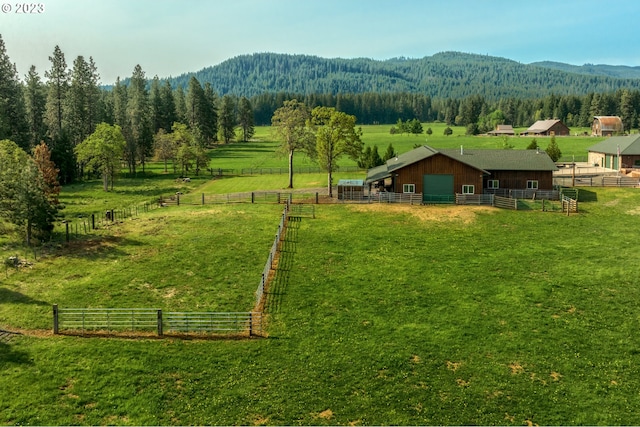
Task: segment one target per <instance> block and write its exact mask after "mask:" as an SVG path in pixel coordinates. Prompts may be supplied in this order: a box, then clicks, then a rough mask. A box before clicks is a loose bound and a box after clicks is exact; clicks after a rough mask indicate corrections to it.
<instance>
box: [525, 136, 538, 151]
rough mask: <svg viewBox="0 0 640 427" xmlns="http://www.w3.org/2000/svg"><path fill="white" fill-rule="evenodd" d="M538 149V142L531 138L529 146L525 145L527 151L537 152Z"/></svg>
mask: <svg viewBox="0 0 640 427" xmlns="http://www.w3.org/2000/svg"><path fill="white" fill-rule="evenodd" d="M538 148H540V147H539V146H538V141H536V139H535V138H533V139H532V140H531V142H530V143H529V145H527V150H537V149H538Z"/></svg>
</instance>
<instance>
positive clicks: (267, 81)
mask: <svg viewBox="0 0 640 427" xmlns="http://www.w3.org/2000/svg"><path fill="white" fill-rule="evenodd" d="M564 65H565V66H563V64H558V63H551V62H544V63H537V64H522V63H519V62H516V61H512V60H509V59H504V58H498V57H492V56H485V55H476V54H467V53H459V52H443V53H438V54H435V55H433V56H427V57H424V58H421V59H407V58H395V59H389V60H385V61H376V60H372V59H365V58H358V59H339V58H337V59H326V58H320V57H317V56H307V55H288V54H275V53H256V54H253V55H242V56H238V57H235V58H232V59H229V60H227V61H224V62H222V63H221V64H219V65H215V66H212V67H207V68H204V69H202V70H200V71H197V72H195V73H188V74H183V75H181V76H178V77H171V78H169V81H170V82H171V85H172V86H173V87H177V86H182V87H186V85H187V82H188V81H189V79H190V78H191V77H192V76H195V77H196V78H197V79H198V80H199V81H200V82H201V83H202V84H204V83H210V84H211V86H212V87H213V89H214V90H215V91H216V92H217V93H218V94H221V95H224V94H232V95H237V96H246V97H253V96H256V95H259V94H263V93H275V92H288V93H297V94H304V95H308V94H334V95H335V94H338V93H351V94H358V93H367V92H375V93H384V92H396V93H397V92H407V93H420V94H423V95H427V96H430V97H434V98H453V99H460V98H465V97H467V96H470V95H481V96H483V97H484V98H486V99H488V100H497V99H501V98H505V97H516V98H539V97H541V96H547V95H551V94H555V95H585V94H587V93H593V92H613V91H616V90H618V89H623V88H627V89H639V88H640V69H635V68H632V67H607V66H583V67H573V66H569V65H566V64H564ZM572 67H573V68H572ZM636 73H637V75H636ZM622 77H625V78H622ZM629 77H639V78H629Z"/></svg>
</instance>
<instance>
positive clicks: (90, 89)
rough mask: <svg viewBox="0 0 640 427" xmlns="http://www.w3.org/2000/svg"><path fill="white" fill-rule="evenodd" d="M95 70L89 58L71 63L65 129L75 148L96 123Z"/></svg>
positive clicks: (98, 99) (65, 107)
mask: <svg viewBox="0 0 640 427" xmlns="http://www.w3.org/2000/svg"><path fill="white" fill-rule="evenodd" d="M98 83H99V76H98V74H97V69H96V66H95V64H94V63H93V59H92V58H90V59H89V62H87V61H86V60H85V59H84V57H83V56H78V57H77V58H76V60H75V61H73V69H72V71H71V83H70V85H69V89H68V90H67V94H66V97H65V99H64V103H63V104H64V111H65V122H66V129H67V130H68V134H69V137H70V138H71V143H72V144H73V145H74V146H75V145H77V144H79V143H80V142H82V141H84V140H85V138H86V137H87V136H89V135H91V134H92V133H93V131H94V130H95V128H96V125H97V123H98V110H99V108H98V105H99V101H100V89H99V87H98Z"/></svg>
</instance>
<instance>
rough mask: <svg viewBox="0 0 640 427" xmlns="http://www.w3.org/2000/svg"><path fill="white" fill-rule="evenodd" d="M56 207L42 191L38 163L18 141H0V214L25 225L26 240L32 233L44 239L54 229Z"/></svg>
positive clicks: (4, 217) (28, 241) (11, 221)
mask: <svg viewBox="0 0 640 427" xmlns="http://www.w3.org/2000/svg"><path fill="white" fill-rule="evenodd" d="M55 215H56V207H55V206H54V205H53V204H52V203H51V202H50V200H49V198H48V197H47V194H46V192H45V183H44V179H43V177H42V174H41V172H40V170H39V169H38V166H37V165H36V163H35V162H34V160H33V159H32V158H31V157H29V156H28V155H27V153H26V152H25V151H24V150H22V149H21V148H20V147H18V145H17V144H16V143H15V142H13V141H9V140H1V141H0V218H3V219H5V220H7V221H9V222H10V223H12V224H15V225H16V226H18V227H24V230H25V232H26V233H25V234H26V242H27V244H28V245H30V244H31V239H32V236H33V235H34V234H35V235H36V237H39V238H42V239H47V238H48V236H49V235H50V233H51V231H52V230H53V222H54V220H55Z"/></svg>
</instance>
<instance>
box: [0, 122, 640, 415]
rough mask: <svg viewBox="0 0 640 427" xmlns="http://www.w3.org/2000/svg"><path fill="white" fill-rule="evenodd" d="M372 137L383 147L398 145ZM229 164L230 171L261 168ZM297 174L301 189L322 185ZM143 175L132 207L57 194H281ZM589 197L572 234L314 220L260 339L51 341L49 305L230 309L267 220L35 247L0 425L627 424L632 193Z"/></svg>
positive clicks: (209, 208)
mask: <svg viewBox="0 0 640 427" xmlns="http://www.w3.org/2000/svg"><path fill="white" fill-rule="evenodd" d="M262 131H263V130H261V132H262ZM387 132H388V130H387ZM454 135H455V133H454ZM389 137H391V138H392V141H393V144H394V147H396V150H400V147H398V146H396V143H395V141H396V140H399V138H403V139H407V140H412V139H413V137H412V136H406V135H405V136H399V135H396V136H389ZM376 138H378V139H376ZM443 138H444V137H443ZM448 138H452V137H448ZM461 138H462V137H461ZM483 140H484V139H483ZM365 141H366V142H367V143H373V142H375V141H380V143H379V144H382V141H387V139H386V138H383V136H382V134H380V135H379V136H377V137H375V136H373V133H372V136H371V139H369V140H368V141H367V140H365ZM478 141H479V140H478ZM588 141H592V140H591V139H588ZM559 143H560V144H561V141H560V142H559ZM465 144H466V143H465ZM433 145H434V146H438V145H437V144H435V143H434V144H433ZM411 146H412V145H411ZM469 147H472V146H471V145H469ZM247 148H248V150H247V151H246V152H242V154H239V153H238V154H236V157H234V158H235V159H239V158H241V157H242V156H246V157H245V161H244V162H245V163H242V162H241V161H240V160H236V161H238V163H237V165H239V166H241V167H244V166H242V165H243V164H248V163H250V162H256V163H260V162H263V164H266V162H267V161H268V160H267V159H266V157H269V156H268V155H267V154H264V153H265V152H261V151H258V152H257V153H255V154H251V151H252V150H253V148H254V147H247ZM379 148H380V149H381V151H382V152H383V151H384V148H386V144H385V145H384V147H382V146H380V145H379ZM561 149H562V145H561ZM219 150H220V152H222V150H224V148H223V147H221V148H220V149H219ZM234 150H240V148H238V147H235V148H234ZM215 154H216V153H215V152H214V153H212V156H213V158H212V166H215ZM254 156H255V157H254ZM260 156H265V160H264V161H263V160H260V159H258V157H260ZM271 157H273V155H272V154H271ZM273 161H274V164H276V163H277V162H278V161H279V160H273ZM283 161H284V162H285V164H286V161H285V160H283ZM154 167H155V166H154ZM302 176H303V175H302V174H298V175H296V177H295V179H296V182H299V183H300V187H302V186H303V185H309V186H310V187H315V186H319V187H322V186H323V185H325V184H326V177H325V175H324V174H309V176H307V177H305V178H302ZM145 179H147V180H148V181H149V182H147V183H146V184H144V186H145V187H144V188H145V189H146V190H145V191H144V192H143V194H141V195H140V196H136V190H135V189H134V187H135V185H134V184H132V183H131V182H133V183H135V182H139V181H135V180H130V179H128V178H122V179H121V180H120V181H118V182H116V187H115V191H114V193H112V194H101V193H99V192H98V191H96V190H95V189H94V188H93V185H94V183H92V182H85V183H83V184H76V185H75V186H73V187H68V188H65V189H64V193H63V195H62V199H63V201H64V202H65V204H67V206H68V207H67V209H69V211H71V212H72V213H73V215H77V214H78V213H79V212H81V211H82V210H83V209H88V210H92V209H104V206H109V205H111V204H112V203H122V204H125V203H130V202H131V203H133V202H141V201H147V200H148V199H150V198H151V199H152V198H153V197H156V194H153V190H154V188H157V189H158V190H159V192H160V193H162V192H165V191H166V192H170V191H184V192H187V191H192V192H196V193H197V192H205V190H206V192H213V191H215V192H218V193H224V192H225V188H245V187H243V186H246V187H252V188H249V189H248V190H249V191H250V190H258V189H261V190H263V189H278V188H282V187H284V185H286V175H283V176H282V177H281V178H277V175H260V176H255V177H254V176H252V177H230V178H227V177H224V178H220V179H214V180H210V179H209V178H206V177H202V178H198V179H193V180H192V181H191V183H180V182H177V181H176V180H175V177H174V176H172V175H171V174H167V175H164V174H163V173H162V172H160V171H158V172H156V173H153V174H151V173H150V174H149V177H147V178H145ZM280 179H281V180H280ZM298 179H300V181H297V180H298ZM323 179H324V181H322V180H323ZM242 180H246V181H248V182H250V183H242ZM317 182H319V183H320V184H319V185H317V184H316V183H317ZM99 185H100V183H99V182H98V183H95V186H99ZM147 185H148V186H149V187H148V189H147V187H146V186H147ZM226 185H229V186H230V187H226ZM154 186H155V187H154ZM233 186H235V187H233ZM140 188H142V187H140ZM213 189H215V190H213ZM147 191H148V193H147ZM231 191H244V190H235V189H234V190H227V191H226V192H231ZM585 191H586V190H585ZM588 191H589V193H588V196H589V197H588V200H589V201H587V202H583V203H581V205H580V213H579V214H575V215H571V216H569V217H567V216H564V215H562V214H559V213H549V212H541V211H538V210H530V211H506V210H498V209H494V208H488V207H469V206H466V207H456V206H393V205H381V204H371V205H346V204H334V205H330V204H326V205H319V206H317V208H316V218H315V219H306V218H305V219H303V220H302V221H301V222H300V223H299V224H298V226H297V227H296V228H295V230H294V232H293V234H292V235H291V236H290V237H291V240H292V242H293V244H292V245H291V246H290V247H289V249H288V250H289V254H288V257H289V258H288V262H287V263H286V264H283V266H282V268H283V273H284V274H283V277H282V280H281V281H280V282H279V283H278V286H277V288H275V289H273V291H274V293H275V292H277V295H273V298H272V303H271V304H270V305H269V306H268V307H267V314H268V320H267V332H268V336H267V337H266V338H258V339H244V340H211V339H206V337H200V338H197V337H196V338H192V339H182V340H181V339H157V338H145V339H133V338H131V339H126V338H111V339H107V338H81V337H70V336H53V335H52V334H51V333H50V332H49V331H50V325H51V304H54V303H57V304H59V305H61V306H76V307H78V306H86V307H106V306H111V307H116V306H119V307H143V306H146V307H158V308H162V309H180V310H182V309H198V310H249V309H250V308H251V306H252V302H253V292H254V291H255V287H256V285H257V282H258V278H259V276H260V273H261V270H262V267H263V264H264V259H265V258H266V255H267V253H268V250H269V245H270V242H271V240H272V239H273V233H274V232H275V227H276V225H277V222H278V219H279V213H280V211H281V207H280V206H278V205H270V204H233V205H205V206H180V207H170V208H167V209H156V210H153V211H151V212H148V213H144V214H141V215H139V216H138V217H135V218H132V219H128V220H125V221H123V222H121V223H116V224H114V225H113V226H111V227H109V228H108V229H104V230H99V231H97V232H96V233H94V234H92V235H90V236H87V237H86V238H85V239H81V240H79V241H77V242H72V243H71V244H69V245H68V246H67V245H57V246H54V247H51V248H49V249H48V252H47V253H45V254H44V255H45V256H42V257H41V258H40V259H39V260H38V261H36V262H34V263H33V264H32V265H30V266H28V267H23V268H20V269H17V270H13V269H11V270H7V272H6V274H3V275H1V276H0V277H1V279H0V328H6V329H12V328H13V329H20V330H22V331H23V332H24V333H25V335H24V336H19V337H17V338H14V339H13V340H12V341H11V342H10V343H2V342H0V373H1V375H0V423H1V424H38V425H43V424H50V425H60V424H66V425H71V424H74V425H78V424H81V425H96V424H110V425H141V424H142V425H187V424H200V425H202V424H212V425H231V424H243V425H275V424H279V425H346V424H350V425H374V424H375V425H391V424H395V425H426V424H439V425H462V424H483V425H523V424H540V425H542V424H546V425H550V424H557V425H577V424H592V425H595V424H606V425H614V424H616V425H619V424H637V423H638V422H640V410H639V409H638V408H640V393H639V392H638V389H639V388H640V380H639V378H640V372H639V369H638V366H640V364H639V362H640V341H639V340H638V338H637V336H636V331H637V329H638V328H637V325H638V321H639V319H640V308H638V304H637V301H638V297H639V289H638V287H637V285H636V278H637V276H638V274H639V273H640V272H639V271H638V267H637V266H638V265H640V253H638V251H637V248H636V246H637V245H636V241H637V235H636V234H637V233H636V232H635V230H636V229H637V220H638V215H639V214H640V192H638V191H637V189H618V188H606V189H588ZM120 196H121V197H122V198H121V199H120ZM129 197H131V199H129ZM69 215H72V214H69ZM4 244H5V247H4V248H3V255H8V254H10V253H11V247H10V244H9V243H6V242H5V243H4Z"/></svg>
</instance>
